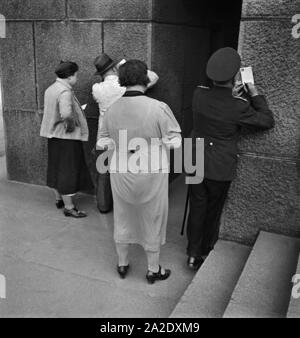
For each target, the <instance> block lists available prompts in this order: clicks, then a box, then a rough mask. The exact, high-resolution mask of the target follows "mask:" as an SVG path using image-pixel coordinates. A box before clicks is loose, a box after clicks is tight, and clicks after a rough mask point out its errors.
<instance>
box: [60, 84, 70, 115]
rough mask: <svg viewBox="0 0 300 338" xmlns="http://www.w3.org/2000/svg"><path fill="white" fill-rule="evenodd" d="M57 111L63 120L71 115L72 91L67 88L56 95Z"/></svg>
mask: <svg viewBox="0 0 300 338" xmlns="http://www.w3.org/2000/svg"><path fill="white" fill-rule="evenodd" d="M58 105H59V113H60V116H61V118H62V119H63V120H64V119H66V118H68V117H71V116H72V93H71V91H69V90H66V91H64V92H62V93H61V94H60V95H59V97H58Z"/></svg>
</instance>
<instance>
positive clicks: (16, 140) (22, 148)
mask: <svg viewBox="0 0 300 338" xmlns="http://www.w3.org/2000/svg"><path fill="white" fill-rule="evenodd" d="M3 117H4V123H5V131H6V132H5V136H6V150H7V158H6V161H7V172H8V178H9V179H10V180H15V181H21V182H27V183H33V184H41V185H44V184H45V183H46V170H47V167H46V165H47V143H46V139H44V138H42V137H40V136H39V132H40V124H41V117H42V116H41V114H39V113H37V112H33V111H18V110H6V111H4V114H3Z"/></svg>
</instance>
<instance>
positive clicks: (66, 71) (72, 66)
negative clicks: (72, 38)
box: [55, 61, 79, 79]
mask: <svg viewBox="0 0 300 338" xmlns="http://www.w3.org/2000/svg"><path fill="white" fill-rule="evenodd" d="M78 69H79V67H78V65H77V63H75V62H72V61H60V64H59V65H58V66H57V67H56V69H55V74H56V75H57V76H58V77H59V78H61V79H66V78H68V77H69V76H72V75H74V74H75V73H76V72H78Z"/></svg>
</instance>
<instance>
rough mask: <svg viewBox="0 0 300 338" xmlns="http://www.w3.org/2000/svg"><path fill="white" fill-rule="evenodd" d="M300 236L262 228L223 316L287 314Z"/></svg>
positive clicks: (277, 315)
mask: <svg viewBox="0 0 300 338" xmlns="http://www.w3.org/2000/svg"><path fill="white" fill-rule="evenodd" d="M298 256H299V240H297V239H296V238H291V237H287V236H282V235H276V234H271V233H267V232H260V234H259V236H258V238H257V241H256V243H255V245H254V247H253V249H252V252H251V254H250V256H249V258H248V261H247V263H246V265H245V268H244V270H243V272H242V274H241V277H240V279H239V281H238V283H237V285H236V287H235V290H234V291H233V294H232V296H231V300H230V302H229V304H228V307H227V309H226V311H225V313H224V317H225V318H228V317H243V318H245V317H264V318H270V317H276V318H278V317H285V316H286V313H287V309H288V305H289V299H290V294H291V287H292V284H291V279H292V276H293V275H294V274H295V270H296V268H295V267H296V264H297V260H298Z"/></svg>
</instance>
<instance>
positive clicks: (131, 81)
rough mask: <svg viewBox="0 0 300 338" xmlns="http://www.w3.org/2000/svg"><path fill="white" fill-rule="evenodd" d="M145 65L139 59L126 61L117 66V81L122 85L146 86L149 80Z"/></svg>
mask: <svg viewBox="0 0 300 338" xmlns="http://www.w3.org/2000/svg"><path fill="white" fill-rule="evenodd" d="M147 70H148V69H147V65H146V64H145V62H143V61H140V60H129V61H126V62H125V63H124V64H123V65H122V66H120V68H119V82H120V85H121V86H122V87H131V86H136V85H141V86H145V87H147V85H148V83H149V82H150V80H149V78H148V75H147Z"/></svg>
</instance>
